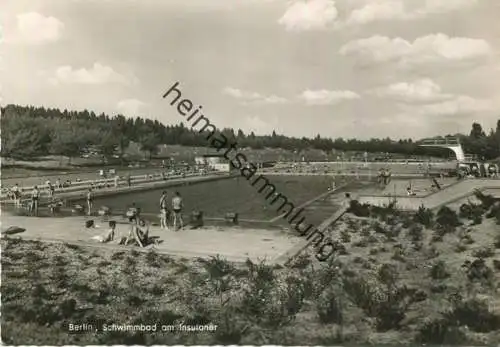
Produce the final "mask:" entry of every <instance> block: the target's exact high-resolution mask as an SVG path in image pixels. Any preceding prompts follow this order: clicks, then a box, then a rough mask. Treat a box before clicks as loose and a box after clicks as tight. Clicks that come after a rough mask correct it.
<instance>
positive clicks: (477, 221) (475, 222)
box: [472, 216, 483, 225]
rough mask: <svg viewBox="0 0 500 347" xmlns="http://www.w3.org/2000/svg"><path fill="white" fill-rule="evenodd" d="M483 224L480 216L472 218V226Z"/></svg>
mask: <svg viewBox="0 0 500 347" xmlns="http://www.w3.org/2000/svg"><path fill="white" fill-rule="evenodd" d="M482 222H483V217H482V216H474V217H473V218H472V225H480V224H481V223H482Z"/></svg>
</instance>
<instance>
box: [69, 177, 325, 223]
mask: <svg viewBox="0 0 500 347" xmlns="http://www.w3.org/2000/svg"><path fill="white" fill-rule="evenodd" d="M269 180H270V182H272V183H273V184H274V185H275V186H276V188H277V191H279V192H282V194H284V195H286V196H287V198H288V199H289V201H291V202H293V203H294V204H295V206H298V205H300V204H302V203H304V202H306V201H308V200H310V199H312V198H314V197H316V196H318V195H320V194H321V193H324V192H325V191H326V190H327V188H328V186H329V185H331V177H327V176H273V177H270V178H269ZM258 188H259V186H256V187H253V186H252V185H251V184H250V183H249V182H248V181H247V180H246V179H245V178H244V177H233V178H228V179H224V180H218V181H212V182H203V183H195V184H190V185H183V186H178V187H175V188H169V189H165V190H166V191H167V193H168V200H169V203H170V201H171V199H172V197H173V195H174V193H175V192H176V191H178V192H179V193H180V194H181V195H182V197H183V200H184V206H185V213H186V214H189V213H190V212H191V211H193V210H199V211H203V214H204V216H206V217H208V218H222V217H224V215H225V214H226V213H227V212H235V213H238V214H239V217H240V219H256V220H269V219H271V218H274V217H276V216H277V213H276V207H275V206H269V204H268V203H267V202H266V200H265V195H264V194H261V193H259V192H258ZM162 191H163V189H156V190H148V191H144V192H134V193H124V194H120V195H114V196H109V197H98V198H96V200H95V208H99V207H100V206H108V207H110V208H111V210H112V211H113V213H121V212H124V211H125V210H126V209H127V208H128V206H130V205H131V204H132V203H135V204H136V205H137V206H138V207H140V208H141V210H142V212H143V213H145V214H158V213H159V204H160V196H161V193H162ZM76 203H80V204H83V203H84V201H81V200H80V201H77V202H76Z"/></svg>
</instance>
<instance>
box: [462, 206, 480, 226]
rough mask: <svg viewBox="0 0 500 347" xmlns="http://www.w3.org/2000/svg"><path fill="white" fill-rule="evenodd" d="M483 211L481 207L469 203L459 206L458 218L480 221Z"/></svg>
mask: <svg viewBox="0 0 500 347" xmlns="http://www.w3.org/2000/svg"><path fill="white" fill-rule="evenodd" d="M484 211H485V209H484V207H483V206H482V205H476V204H473V203H470V202H469V203H466V204H462V205H461V206H460V212H459V216H460V218H466V219H468V220H472V221H476V220H478V219H481V217H482V216H483V214H484ZM478 224H480V223H478Z"/></svg>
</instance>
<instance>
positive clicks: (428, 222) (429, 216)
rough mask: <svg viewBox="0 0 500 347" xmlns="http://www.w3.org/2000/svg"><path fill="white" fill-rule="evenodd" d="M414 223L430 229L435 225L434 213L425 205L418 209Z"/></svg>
mask: <svg viewBox="0 0 500 347" xmlns="http://www.w3.org/2000/svg"><path fill="white" fill-rule="evenodd" d="M413 219H414V221H415V222H417V223H420V224H422V225H424V226H426V227H430V226H432V224H433V219H434V213H432V211H431V210H430V209H428V208H425V206H424V205H422V206H420V207H419V208H418V211H417V213H416V214H415V216H414V218H413Z"/></svg>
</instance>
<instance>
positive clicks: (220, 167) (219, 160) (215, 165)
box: [194, 154, 231, 172]
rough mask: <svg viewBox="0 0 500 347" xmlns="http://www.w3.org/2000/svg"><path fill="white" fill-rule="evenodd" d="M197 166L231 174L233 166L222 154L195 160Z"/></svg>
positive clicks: (207, 155) (199, 157)
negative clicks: (204, 166)
mask: <svg viewBox="0 0 500 347" xmlns="http://www.w3.org/2000/svg"><path fill="white" fill-rule="evenodd" d="M194 161H195V163H196V165H206V166H208V167H209V168H210V169H212V170H216V171H221V172H229V171H231V164H230V163H229V160H227V159H226V158H225V157H224V155H222V154H206V155H202V156H198V157H195V158H194Z"/></svg>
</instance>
